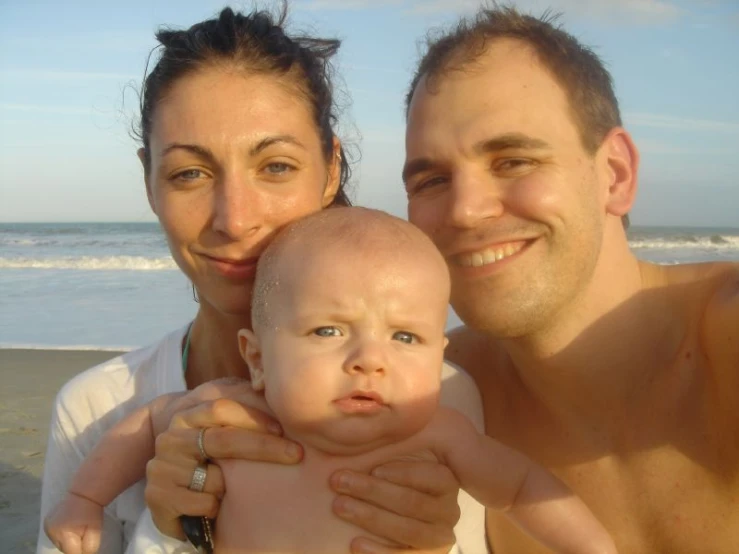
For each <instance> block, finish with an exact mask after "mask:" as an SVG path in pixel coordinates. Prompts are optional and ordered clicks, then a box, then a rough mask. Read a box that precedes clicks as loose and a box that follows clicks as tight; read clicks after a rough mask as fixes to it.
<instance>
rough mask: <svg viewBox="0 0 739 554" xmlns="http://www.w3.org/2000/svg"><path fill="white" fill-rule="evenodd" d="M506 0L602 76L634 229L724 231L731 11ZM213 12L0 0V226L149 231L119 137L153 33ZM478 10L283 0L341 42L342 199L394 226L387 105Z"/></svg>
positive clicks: (148, 1) (719, 6) (396, 203)
mask: <svg viewBox="0 0 739 554" xmlns="http://www.w3.org/2000/svg"><path fill="white" fill-rule="evenodd" d="M513 3H514V4H515V5H517V6H518V7H519V8H521V9H523V10H525V11H528V12H531V13H534V14H536V15H538V14H540V13H542V11H543V10H545V9H547V8H552V9H553V10H555V11H559V12H562V14H563V16H562V19H561V23H562V24H563V26H564V27H565V28H566V29H567V30H568V31H569V32H571V33H572V34H574V35H575V36H576V37H578V38H579V39H580V40H581V41H583V42H584V43H585V44H587V45H589V46H591V47H592V48H593V49H594V50H595V51H596V53H597V54H598V55H599V56H601V57H602V59H603V60H604V61H605V62H606V64H607V67H608V68H609V70H610V71H611V73H612V75H613V77H614V80H615V84H616V94H617V96H618V98H619V102H620V106H621V111H622V116H623V120H624V123H625V126H626V128H627V129H628V130H629V131H630V132H631V133H632V135H633V137H634V139H635V141H636V144H637V146H638V147H639V149H640V152H641V168H640V179H639V193H638V197H637V202H636V206H635V208H634V210H633V212H632V221H633V223H634V224H636V225H685V226H733V227H739V155H738V154H739V69H737V68H739V62H737V57H739V1H737V0H548V1H540V0H520V1H517V2H513ZM226 5H227V4H225V3H223V2H215V1H211V0H178V1H176V2H175V1H174V0H169V1H157V0H126V1H125V2H112V1H109V2H99V1H98V0H95V1H83V0H69V1H65V2H59V1H58V0H49V1H42V0H25V1H23V2H19V1H17V0H0V222H18V221H29V222H35V221H153V220H154V218H153V216H152V215H151V213H150V211H149V207H148V204H147V202H146V196H145V191H144V185H143V176H142V171H141V166H140V164H139V162H138V159H137V158H136V155H135V152H136V149H137V147H138V144H137V142H136V141H135V140H134V138H132V136H131V133H130V130H131V127H132V126H133V125H134V124H135V122H136V109H137V106H138V97H137V92H138V89H139V85H140V83H141V80H142V78H143V76H144V71H145V67H146V62H147V57H148V55H149V53H150V51H151V49H152V48H153V47H154V46H155V45H156V43H155V39H154V32H155V31H156V29H157V28H158V27H160V26H170V27H179V28H182V27H188V26H190V25H191V24H193V23H196V22H198V21H200V20H202V19H204V18H208V17H212V16H213V15H215V14H216V13H217V12H218V11H219V10H220V9H221V8H223V7H224V6H226ZM230 5H231V6H232V7H234V8H240V9H245V10H250V9H251V8H252V7H253V6H254V5H255V4H253V3H250V2H234V3H231V4H230ZM256 5H257V6H259V7H269V6H270V5H272V2H270V1H269V0H262V1H261V2H259V3H257V4H256ZM478 5H479V1H478V0H424V1H419V0H292V1H291V2H290V14H291V15H290V25H289V28H290V29H292V30H293V31H297V32H301V31H307V32H313V33H316V34H319V35H322V36H328V37H335V38H340V39H341V40H342V47H341V52H340V54H339V56H338V59H337V72H338V74H339V75H340V76H341V79H340V81H339V83H338V85H339V89H340V91H341V92H342V94H341V95H340V98H339V100H340V105H341V106H342V108H343V110H342V118H341V119H342V125H341V128H340V129H339V135H340V136H341V138H342V139H343V140H344V142H345V143H348V144H350V145H351V146H352V151H353V152H354V157H355V158H357V161H356V165H355V180H354V185H355V194H354V198H355V201H356V203H358V204H361V205H368V206H373V207H377V208H381V209H385V210H387V211H390V212H392V213H395V214H396V215H401V216H405V205H406V201H405V194H404V190H403V186H402V183H401V179H400V171H401V167H402V164H403V159H404V142H403V135H404V129H405V123H404V116H403V100H404V96H405V92H406V89H407V86H408V83H409V81H410V78H411V75H412V72H413V70H414V68H415V65H416V63H417V61H418V59H419V53H420V52H421V44H422V41H423V39H424V37H425V36H426V33H427V32H428V30H429V29H434V28H436V29H438V28H440V27H441V28H443V27H444V26H448V25H450V24H452V23H453V22H454V21H455V20H456V19H457V18H458V17H460V16H462V15H465V14H471V13H474V11H475V9H476V8H477V7H478ZM359 152H361V159H358V158H359V155H358V153H359Z"/></svg>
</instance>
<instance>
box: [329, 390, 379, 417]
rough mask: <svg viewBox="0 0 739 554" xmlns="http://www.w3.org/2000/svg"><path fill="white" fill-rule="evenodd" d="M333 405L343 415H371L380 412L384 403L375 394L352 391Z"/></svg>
mask: <svg viewBox="0 0 739 554" xmlns="http://www.w3.org/2000/svg"><path fill="white" fill-rule="evenodd" d="M334 404H335V405H336V406H337V407H338V408H339V410H340V411H341V412H343V413H345V414H350V415H351V414H361V415H371V414H376V413H377V412H379V411H382V410H383V409H384V408H385V407H386V404H385V401H384V400H383V399H382V396H380V395H379V394H378V393H376V392H369V391H354V392H352V393H350V394H348V395H346V396H344V397H342V398H338V399H336V400H334Z"/></svg>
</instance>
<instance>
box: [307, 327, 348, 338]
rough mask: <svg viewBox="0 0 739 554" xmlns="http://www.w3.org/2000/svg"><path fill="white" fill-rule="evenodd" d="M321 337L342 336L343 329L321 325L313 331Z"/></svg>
mask: <svg viewBox="0 0 739 554" xmlns="http://www.w3.org/2000/svg"><path fill="white" fill-rule="evenodd" d="M313 334H314V335H318V336H319V337H340V336H341V330H340V329H339V328H338V327H319V328H318V329H315V330H314V331H313Z"/></svg>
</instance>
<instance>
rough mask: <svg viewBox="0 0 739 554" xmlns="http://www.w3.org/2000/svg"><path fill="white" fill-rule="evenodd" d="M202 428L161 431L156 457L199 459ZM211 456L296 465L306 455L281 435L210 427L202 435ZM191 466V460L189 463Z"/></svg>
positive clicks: (157, 440)
mask: <svg viewBox="0 0 739 554" xmlns="http://www.w3.org/2000/svg"><path fill="white" fill-rule="evenodd" d="M199 434H200V429H192V428H180V429H172V430H170V431H167V432H166V433H162V434H161V435H159V436H158V437H157V439H156V453H157V457H156V459H162V460H170V461H177V462H178V463H180V464H183V463H184V462H190V461H192V462H197V461H199V460H200V458H201V455H200V449H199V448H198V435H199ZM203 447H204V450H205V452H206V453H207V454H208V457H209V458H213V459H226V458H235V459H241V460H250V461H255V462H272V463H278V464H296V463H298V462H300V460H301V459H302V456H303V450H302V448H301V447H300V445H298V444H296V443H294V442H292V441H288V440H287V439H283V438H282V437H280V436H276V435H270V434H265V433H259V432H253V431H248V430H245V429H241V428H236V427H209V428H207V429H206V431H205V434H204V435H203ZM187 465H188V467H189V466H190V463H188V464H187Z"/></svg>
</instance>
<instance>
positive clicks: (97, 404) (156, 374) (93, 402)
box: [55, 329, 184, 420]
mask: <svg viewBox="0 0 739 554" xmlns="http://www.w3.org/2000/svg"><path fill="white" fill-rule="evenodd" d="M183 334H184V329H178V330H177V331H174V332H172V333H170V334H168V335H167V336H165V337H163V338H162V339H161V340H159V341H158V342H156V343H154V344H152V345H150V346H147V347H144V348H140V349H138V350H132V351H130V352H126V353H125V354H122V355H120V356H117V357H114V358H112V359H110V360H107V361H105V362H103V363H101V364H98V365H96V366H94V367H91V368H89V369H87V370H84V371H82V372H81V373H79V374H77V375H76V376H74V377H73V378H72V379H70V380H69V381H67V383H66V384H65V385H64V386H63V387H62V388H61V390H60V391H59V393H58V394H57V397H56V402H55V407H56V410H57V412H65V413H66V414H67V415H68V416H71V415H73V414H75V415H76V416H77V417H81V418H82V419H86V420H95V419H97V418H99V417H102V416H104V415H105V414H107V413H108V412H110V411H111V410H114V409H116V408H117V407H123V406H125V407H126V409H125V411H132V410H134V409H136V408H137V407H138V406H140V405H141V404H144V403H147V402H149V401H150V400H152V399H153V398H155V397H156V396H159V395H161V394H166V393H169V392H173V391H175V390H181V389H182V388H184V378H183V376H182V371H181V360H180V353H179V352H180V344H181V340H182V337H183Z"/></svg>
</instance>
